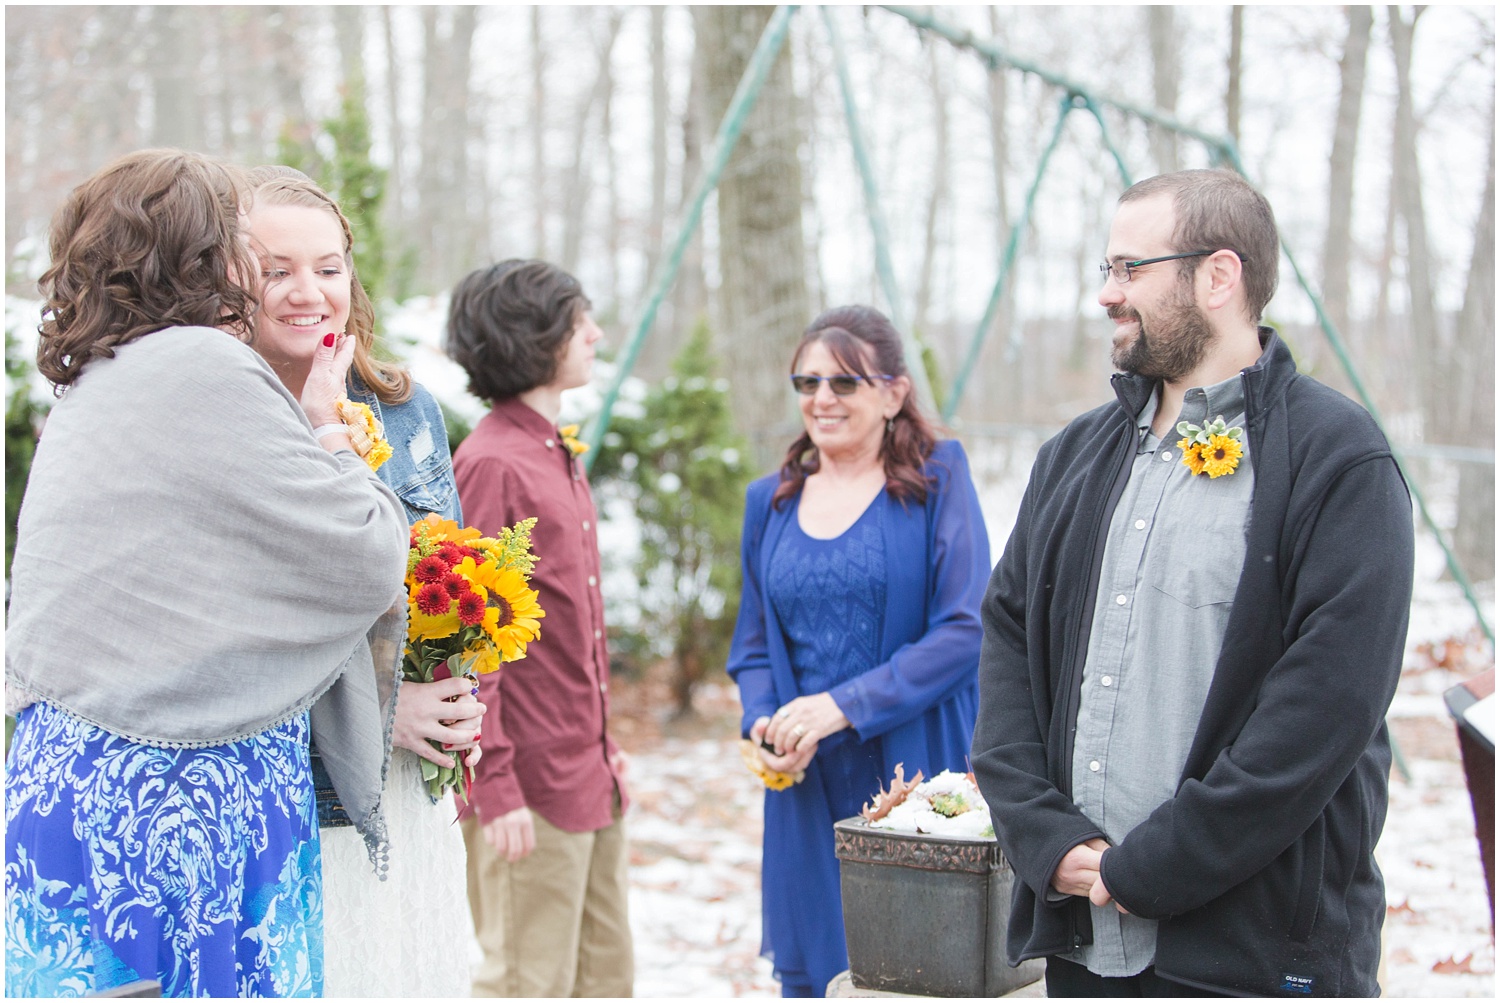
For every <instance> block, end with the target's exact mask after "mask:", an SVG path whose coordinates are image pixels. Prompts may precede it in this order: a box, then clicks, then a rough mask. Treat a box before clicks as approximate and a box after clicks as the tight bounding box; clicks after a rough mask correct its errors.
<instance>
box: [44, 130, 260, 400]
mask: <svg viewBox="0 0 1500 1003" xmlns="http://www.w3.org/2000/svg"><path fill="white" fill-rule="evenodd" d="M239 208H240V188H239V184H238V182H237V179H236V176H235V174H234V173H233V172H232V171H231V170H230V169H229V168H227V167H225V166H224V165H223V164H219V163H216V162H215V161H213V160H210V159H208V158H207V157H204V156H201V155H199V154H196V153H187V152H185V151H182V150H140V151H137V152H135V153H130V154H126V155H125V156H123V157H121V158H119V159H118V160H116V161H114V162H113V163H111V164H109V165H108V166H106V167H104V168H102V169H101V170H100V171H99V172H98V173H97V174H95V175H94V176H93V177H91V178H89V179H88V180H87V181H85V182H84V183H83V184H81V185H79V186H78V187H77V188H75V189H73V191H72V192H71V193H70V194H69V195H68V198H67V200H66V201H65V202H64V203H63V205H62V208H60V209H59V210H58V211H57V215H56V216H54V217H53V219H52V228H51V234H50V237H49V248H50V251H51V255H52V265H51V267H49V268H48V269H47V270H46V271H45V272H43V273H42V277H41V280H40V281H39V282H38V283H37V287H38V289H40V291H41V293H42V298H43V300H44V303H43V305H42V323H41V326H40V327H39V328H38V330H39V332H40V338H39V340H38V342H37V350H36V365H37V369H38V370H40V371H41V373H42V375H43V376H45V377H46V378H47V379H48V380H50V381H51V382H52V384H53V386H54V388H55V389H56V390H57V391H58V392H59V393H60V392H61V391H62V388H64V387H67V386H70V385H71V384H72V383H73V381H74V380H76V379H78V375H79V373H81V372H82V371H83V369H84V367H85V366H87V365H88V364H89V362H91V361H92V360H94V359H108V358H112V357H113V356H114V354H115V353H114V350H115V348H117V347H119V346H120V345H124V344H128V343H129V342H132V341H134V340H136V339H137V338H140V337H143V336H145V335H147V334H151V333H152V332H154V331H160V330H162V329H163V328H168V327H217V328H221V329H223V330H225V331H228V332H229V333H230V334H232V335H234V336H235V337H237V338H240V339H242V340H244V339H248V338H249V336H250V332H251V330H252V328H253V325H254V318H255V311H256V309H257V308H258V307H259V301H258V299H257V297H256V295H255V293H254V292H252V291H251V290H250V289H248V288H246V285H247V284H253V281H254V276H256V275H257V274H259V271H260V269H259V266H258V265H257V264H256V262H255V256H254V255H253V254H251V253H250V249H249V248H248V247H247V246H246V245H245V243H244V241H243V240H242V234H241V229H240V222H239Z"/></svg>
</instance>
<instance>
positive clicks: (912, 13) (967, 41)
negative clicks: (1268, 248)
mask: <svg viewBox="0 0 1500 1003" xmlns="http://www.w3.org/2000/svg"><path fill="white" fill-rule="evenodd" d="M885 9H886V10H888V11H891V12H892V13H893V14H898V15H900V16H901V17H904V18H906V20H908V21H910V22H911V23H912V24H914V25H916V26H917V27H918V28H922V29H925V30H927V31H931V32H933V33H934V34H937V35H940V36H942V37H943V38H946V39H947V40H948V41H949V42H951V43H953V44H954V45H957V46H960V47H963V48H968V49H972V50H974V51H975V52H977V53H979V54H980V55H981V56H983V57H984V58H985V59H986V60H987V61H988V62H989V64H990V66H991V67H992V68H993V67H995V66H997V65H1005V66H1010V67H1013V68H1015V69H1017V70H1020V71H1022V72H1024V73H1030V74H1032V75H1034V76H1036V77H1038V78H1040V79H1042V80H1044V81H1046V82H1047V83H1050V84H1052V85H1053V86H1056V87H1060V88H1062V89H1064V90H1066V91H1068V92H1070V93H1074V94H1080V95H1085V96H1086V99H1087V100H1090V101H1095V100H1096V101H1098V102H1099V103H1101V104H1105V105H1109V106H1111V107H1113V108H1117V109H1119V110H1120V111H1123V112H1125V113H1126V114H1128V115H1133V116H1134V117H1136V118H1139V119H1141V120H1142V121H1145V122H1150V123H1152V124H1155V125H1159V126H1161V127H1163V128H1166V129H1170V130H1172V131H1173V132H1176V133H1179V134H1181V135H1184V136H1190V137H1192V138H1194V139H1197V140H1198V141H1200V142H1202V143H1203V144H1205V145H1206V146H1207V147H1208V148H1209V150H1210V151H1211V152H1212V153H1213V154H1214V155H1215V157H1216V159H1217V160H1219V161H1220V162H1222V163H1226V164H1228V165H1229V166H1231V167H1233V168H1234V169H1235V170H1236V171H1238V172H1239V173H1240V174H1241V175H1243V176H1245V177H1249V175H1248V174H1246V172H1245V166H1244V164H1243V163H1242V162H1241V160H1240V156H1239V150H1238V148H1237V147H1236V145H1235V143H1234V140H1233V139H1232V138H1230V137H1227V136H1215V135H1213V134H1211V133H1207V132H1204V131H1203V130H1201V129H1195V128H1193V127H1192V126H1190V125H1187V124H1186V123H1184V122H1181V121H1179V120H1177V119H1175V118H1172V117H1171V116H1169V115H1163V114H1161V113H1159V112H1157V111H1154V110H1152V109H1150V108H1142V107H1140V106H1138V105H1133V104H1130V103H1129V102H1126V101H1119V100H1116V99H1114V98H1109V97H1104V96H1095V95H1093V92H1092V91H1090V89H1089V88H1086V87H1084V86H1082V85H1081V84H1078V83H1076V82H1074V81H1072V80H1069V79H1068V78H1066V77H1063V76H1061V75H1059V74H1056V73H1052V72H1050V71H1049V70H1045V69H1043V68H1042V67H1040V66H1037V65H1036V64H1034V63H1031V62H1028V61H1027V60H1024V59H1020V58H1018V57H1016V56H1013V55H1011V54H1009V53H1007V52H1005V51H1004V50H1003V49H1001V48H1000V47H999V46H998V45H996V44H995V43H994V42H993V41H988V40H985V39H981V38H979V37H977V36H976V35H975V34H974V33H973V32H971V31H968V30H967V29H959V28H955V27H953V26H952V25H948V24H944V23H942V22H940V21H938V20H937V19H936V18H934V17H933V16H932V15H931V14H929V13H927V12H926V11H923V10H919V9H916V8H912V7H901V6H892V5H886V6H885ZM1092 110H1093V111H1094V114H1095V115H1096V117H1097V116H1098V110H1097V109H1092ZM1100 124H1101V125H1103V119H1102V118H1101V119H1100ZM1111 152H1112V153H1115V151H1114V150H1113V148H1112V147H1111ZM1115 158H1116V161H1117V163H1119V164H1120V167H1121V173H1122V175H1123V174H1125V171H1124V166H1123V162H1120V159H1119V155H1118V153H1115ZM1282 251H1283V253H1284V254H1285V255H1286V259H1287V263H1288V264H1290V265H1291V266H1292V272H1293V274H1294V275H1295V276H1296V277H1297V284H1298V285H1300V286H1301V287H1302V289H1303V291H1304V292H1306V293H1307V295H1308V298H1309V299H1311V300H1312V304H1313V310H1314V311H1315V312H1316V313H1317V316H1318V324H1319V326H1320V327H1321V328H1322V329H1323V334H1324V335H1325V336H1326V337H1327V339H1328V343H1329V345H1330V346H1332V348H1333V352H1334V356H1335V357H1336V358H1337V359H1338V360H1339V364H1340V366H1342V367H1343V370H1344V372H1345V374H1346V375H1347V376H1348V377H1349V382H1350V383H1351V384H1353V386H1354V389H1355V392H1356V393H1357V394H1358V395H1359V399H1360V401H1361V403H1363V404H1364V406H1365V409H1366V410H1367V411H1369V412H1370V416H1371V417H1373V418H1374V419H1375V423H1376V424H1377V425H1379V426H1380V428H1381V431H1382V432H1384V431H1385V423H1384V422H1383V421H1382V420H1381V417H1380V411H1379V409H1378V408H1377V407H1376V406H1375V402H1374V400H1373V399H1372V398H1371V397H1370V394H1369V392H1368V391H1367V390H1366V389H1365V385H1364V381H1363V380H1362V379H1360V376H1359V372H1358V371H1357V370H1356V369H1355V368H1354V363H1353V360H1352V359H1351V358H1350V357H1349V353H1348V351H1347V350H1346V349H1345V347H1344V343H1343V339H1342V338H1340V337H1339V334H1338V331H1337V330H1336V329H1335V328H1334V326H1333V322H1332V321H1331V320H1330V319H1329V318H1328V314H1327V311H1326V310H1325V309H1324V308H1323V302H1322V300H1321V299H1319V297H1318V295H1317V293H1315V292H1314V291H1313V288H1312V285H1311V284H1310V283H1309V282H1308V281H1307V279H1306V278H1305V277H1304V276H1303V274H1302V269H1301V268H1300V267H1298V265H1297V262H1296V259H1295V257H1294V256H1293V255H1292V253H1291V251H1290V250H1289V249H1287V248H1286V246H1285V245H1283V246H1282ZM987 313H988V311H987ZM986 326H988V318H987V321H986ZM973 354H974V353H973V352H972V351H971V356H972V355H973ZM971 369H972V358H971V360H970V364H969V365H966V366H965V367H964V368H963V369H962V370H961V371H960V372H959V379H960V380H966V378H967V375H968V372H969V371H970V370H971ZM961 390H962V386H961V384H958V383H956V384H955V386H954V392H953V393H952V395H951V397H950V399H949V402H948V404H949V407H948V409H947V410H948V411H949V412H952V411H954V410H956V408H957V404H958V398H959V395H960V392H961ZM1386 438H1387V440H1389V439H1390V436H1389V435H1387V436H1386ZM1391 454H1392V455H1393V456H1394V457H1395V459H1396V463H1397V465H1398V466H1400V468H1401V470H1402V473H1403V475H1405V476H1406V482H1407V486H1408V487H1409V488H1410V490H1411V494H1412V498H1413V499H1414V500H1415V502H1416V504H1417V510H1418V512H1419V513H1420V514H1421V516H1422V521H1423V522H1424V523H1426V525H1427V528H1428V529H1430V530H1432V534H1433V536H1434V537H1436V538H1437V541H1438V545H1439V546H1440V547H1442V549H1443V557H1444V558H1445V560H1446V562H1447V565H1448V571H1449V573H1450V574H1451V575H1452V576H1453V579H1454V581H1456V582H1457V583H1458V584H1459V587H1460V588H1462V589H1463V593H1464V598H1465V599H1467V600H1468V603H1469V606H1470V607H1471V608H1472V609H1473V610H1474V616H1475V617H1476V618H1477V619H1478V621H1479V629H1480V630H1482V631H1483V632H1484V635H1485V637H1487V638H1489V640H1490V643H1492V644H1493V643H1494V640H1495V634H1494V631H1493V630H1492V629H1491V628H1490V623H1489V620H1488V619H1487V618H1486V617H1485V615H1484V610H1483V608H1482V607H1481V606H1480V604H1479V598H1478V596H1476V595H1475V594H1474V589H1473V586H1472V584H1471V583H1470V582H1469V578H1468V576H1467V575H1466V574H1464V570H1463V567H1462V566H1461V565H1460V564H1459V562H1458V557H1457V555H1455V554H1454V553H1453V548H1452V547H1450V546H1449V544H1448V540H1447V538H1446V536H1445V534H1444V533H1443V531H1442V529H1441V528H1440V527H1439V526H1438V524H1437V522H1436V521H1435V520H1434V519H1433V518H1432V514H1431V513H1430V512H1429V511H1428V508H1427V500H1426V498H1425V497H1424V496H1423V493H1422V489H1421V487H1420V486H1419V485H1418V484H1417V482H1416V480H1415V479H1414V478H1413V477H1412V476H1411V472H1410V470H1409V468H1408V467H1407V464H1406V461H1405V459H1404V457H1403V456H1402V454H1401V451H1400V450H1398V449H1397V448H1396V447H1395V446H1394V445H1393V446H1392V447H1391Z"/></svg>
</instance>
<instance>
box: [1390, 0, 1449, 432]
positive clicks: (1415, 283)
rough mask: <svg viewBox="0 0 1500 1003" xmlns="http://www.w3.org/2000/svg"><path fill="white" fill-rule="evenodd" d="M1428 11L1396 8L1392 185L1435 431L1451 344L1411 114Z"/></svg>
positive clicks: (1425, 397) (1427, 408)
mask: <svg viewBox="0 0 1500 1003" xmlns="http://www.w3.org/2000/svg"><path fill="white" fill-rule="evenodd" d="M1425 9H1426V8H1425V7H1416V8H1413V11H1412V16H1411V20H1410V21H1408V20H1406V19H1405V18H1404V17H1403V16H1402V13H1401V8H1400V7H1397V6H1391V7H1390V8H1389V10H1390V35H1391V50H1392V53H1393V55H1394V56H1395V63H1396V123H1395V124H1396V128H1395V135H1394V149H1393V151H1392V158H1391V159H1392V173H1393V179H1392V186H1393V188H1394V195H1395V200H1396V210H1397V213H1398V214H1399V216H1400V218H1401V222H1402V229H1403V232H1404V233H1405V235H1406V283H1407V295H1408V302H1409V313H1408V317H1409V319H1410V322H1411V344H1412V348H1413V350H1414V356H1415V360H1414V361H1415V363H1416V369H1417V376H1418V386H1419V390H1420V394H1421V396H1420V400H1421V401H1422V410H1423V414H1424V416H1425V421H1424V424H1426V425H1427V427H1428V429H1430V430H1431V431H1436V430H1437V428H1438V427H1439V426H1440V423H1441V414H1442V411H1443V410H1444V408H1443V404H1444V401H1443V397H1444V393H1443V390H1442V389H1441V384H1442V382H1443V379H1442V377H1443V375H1444V374H1443V371H1442V366H1441V362H1440V360H1441V359H1442V358H1443V357H1444V356H1446V355H1447V341H1448V339H1447V338H1446V337H1444V332H1443V330H1442V327H1441V326H1440V324H1439V322H1438V315H1437V298H1436V296H1435V294H1434V292H1433V283H1432V256H1431V253H1430V251H1429V249H1428V244H1427V214H1426V211H1425V209H1424V207H1423V204H1422V174H1421V170H1420V166H1419V164H1418V162H1417V122H1416V117H1415V115H1414V114H1413V112H1412V94H1411V55H1412V35H1413V34H1414V32H1415V30H1416V26H1417V20H1418V18H1420V17H1421V16H1422V12H1423V11H1424V10H1425Z"/></svg>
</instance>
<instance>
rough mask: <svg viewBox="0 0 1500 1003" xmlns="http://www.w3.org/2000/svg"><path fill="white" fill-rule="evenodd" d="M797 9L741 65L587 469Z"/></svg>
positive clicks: (595, 427)
mask: <svg viewBox="0 0 1500 1003" xmlns="http://www.w3.org/2000/svg"><path fill="white" fill-rule="evenodd" d="M796 11H797V7H796V6H795V5H788V4H783V5H781V6H779V7H777V8H776V10H775V12H774V13H773V14H772V15H771V20H770V21H769V22H768V23H767V24H766V28H765V31H763V32H761V35H760V41H759V42H757V43H756V46H755V51H754V52H753V53H751V55H750V62H749V64H748V65H747V66H746V67H745V73H744V75H743V76H742V77H740V83H739V86H738V87H736V88H735V91H734V97H732V98H730V99H729V107H728V108H727V109H726V110H725V111H724V119H723V121H721V122H720V123H719V131H718V133H717V134H715V136H714V145H713V150H712V152H711V153H710V155H709V156H708V158H707V166H706V168H705V170H704V172H703V176H702V177H700V178H699V179H698V185H697V188H695V189H694V191H693V197H692V200H691V201H690V202H689V208H688V211H687V214H686V215H685V216H684V217H683V220H682V227H681V229H680V230H678V233H677V239H676V241H675V242H673V244H672V249H671V251H670V252H669V253H668V255H667V257H666V259H665V260H664V261H663V262H662V265H661V267H660V269H659V270H658V272H657V274H656V276H655V278H654V279H653V280H652V283H651V296H650V298H649V299H648V300H647V301H646V308H645V309H644V310H642V311H641V316H640V319H639V320H638V321H637V322H636V326H635V330H634V331H632V332H631V334H630V337H629V338H628V339H627V340H626V342H625V346H624V348H623V349H622V350H621V352H620V358H619V361H618V363H617V364H616V370H615V378H614V379H613V380H611V381H610V384H609V388H608V389H607V390H605V392H604V403H603V405H602V406H601V407H600V409H599V414H598V416H597V417H595V418H594V420H593V421H591V422H589V427H588V428H587V430H585V432H584V441H585V442H586V443H588V445H589V446H590V447H591V448H590V451H589V452H588V453H587V454H585V456H584V465H585V467H586V469H590V470H592V469H593V464H594V459H595V458H596V457H597V456H598V455H599V450H598V446H599V444H600V443H601V442H603V441H604V433H605V432H607V431H608V430H609V416H610V412H611V411H612V410H613V409H614V406H615V401H616V400H618V399H619V396H620V387H621V386H622V385H623V384H624V382H625V380H626V378H627V377H629V376H630V371H631V369H633V368H634V367H635V360H636V357H637V356H639V355H640V352H641V344H642V343H643V342H644V341H645V340H646V334H647V332H648V331H650V330H651V325H652V324H654V323H655V322H656V312H657V310H659V309H660V308H661V303H662V300H663V299H665V298H666V295H667V290H668V289H670V288H671V287H672V282H673V280H675V279H676V278H677V271H678V269H679V268H680V267H681V266H682V256H683V254H684V253H685V252H686V251H687V247H688V244H689V243H691V242H692V239H693V233H694V231H696V230H697V229H698V221H699V220H700V219H701V218H702V216H703V206H704V204H705V203H707V201H708V196H709V193H710V192H712V191H713V190H714V188H715V187H716V186H717V185H718V183H719V177H720V176H721V175H722V174H723V173H724V167H725V165H726V164H728V163H729V155H730V153H732V152H733V151H734V145H735V143H736V142H738V140H739V138H740V133H741V132H742V131H743V130H744V128H745V119H746V118H747V117H748V116H749V114H750V109H752V108H754V107H755V100H756V98H758V97H759V96H760V89H761V87H763V86H764V85H765V82H766V77H767V75H769V74H770V72H771V66H772V64H773V63H774V62H775V61H776V57H777V56H778V55H780V53H781V47H782V46H783V45H784V44H785V43H786V36H787V30H788V28H790V26H791V23H792V15H793V14H795V13H796Z"/></svg>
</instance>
